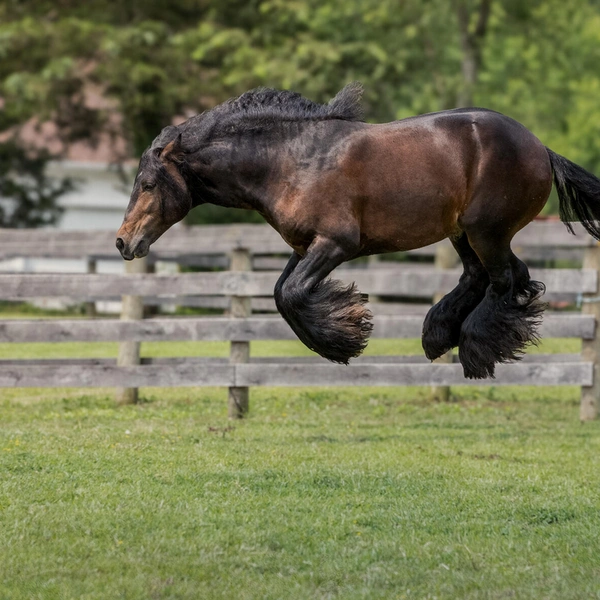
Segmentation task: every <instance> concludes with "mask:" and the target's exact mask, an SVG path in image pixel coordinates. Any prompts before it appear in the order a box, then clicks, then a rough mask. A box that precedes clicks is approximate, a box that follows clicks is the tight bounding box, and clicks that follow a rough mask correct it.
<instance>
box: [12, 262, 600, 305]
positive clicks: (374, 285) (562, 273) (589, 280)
mask: <svg viewBox="0 0 600 600" xmlns="http://www.w3.org/2000/svg"><path fill="white" fill-rule="evenodd" d="M459 276H460V271H459V270H448V271H438V270H433V269H431V268H411V269H406V270H401V271H399V270H398V269H377V270H373V271H367V270H364V271H363V270H360V269H338V270H337V271H336V272H335V273H334V277H336V278H339V279H341V280H342V281H345V282H347V283H350V282H352V281H355V282H356V284H357V286H358V288H359V289H360V290H361V291H363V292H366V293H371V294H378V295H391V296H412V297H431V296H433V294H435V293H437V292H438V290H451V289H452V288H453V287H454V286H455V285H456V282H457V281H458V277H459ZM277 277H278V273H274V272H259V273H255V272H248V273H244V272H231V271H225V272H217V273H182V274H176V275H152V274H147V275H146V274H140V275H137V274H130V275H112V274H111V275H97V274H76V275H73V274H62V273H57V274H30V273H26V274H10V275H4V274H2V275H0V297H1V298H2V299H6V300H9V299H10V300H13V299H25V298H35V297H43V296H69V297H71V296H73V297H88V298H93V297H101V296H113V295H115V296H116V295H137V296H160V295H165V296H169V295H182V294H192V295H198V294H202V295H227V296H269V295H272V293H273V287H274V286H275V282H276V281H277ZM532 277H533V278H534V279H537V280H538V281H543V282H544V283H545V284H546V287H547V290H548V292H553V293H555V292H571V293H595V292H596V291H597V279H598V275H597V272H596V271H594V270H592V269H532Z"/></svg>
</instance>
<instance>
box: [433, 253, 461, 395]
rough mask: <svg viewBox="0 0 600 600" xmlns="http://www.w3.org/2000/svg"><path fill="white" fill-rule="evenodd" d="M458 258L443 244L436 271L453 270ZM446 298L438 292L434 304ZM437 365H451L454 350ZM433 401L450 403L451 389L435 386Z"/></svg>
mask: <svg viewBox="0 0 600 600" xmlns="http://www.w3.org/2000/svg"><path fill="white" fill-rule="evenodd" d="M457 259H458V256H457V254H456V252H455V250H454V248H453V247H452V245H451V244H449V243H447V242H442V243H441V244H440V245H439V246H438V247H437V248H436V250H435V259H434V262H433V264H434V266H435V268H436V269H452V268H453V267H455V266H456V263H457ZM443 297H444V292H441V291H439V292H437V293H436V294H435V295H434V296H433V303H434V304H436V303H437V302H439V301H440V300H441V299H442V298H443ZM433 362H435V363H445V364H447V363H451V362H452V350H450V351H448V352H446V354H443V355H442V356H440V357H439V358H436V359H435V360H434V361H433ZM430 398H431V400H434V401H436V402H448V401H449V400H450V387H449V386H446V385H433V386H431V392H430Z"/></svg>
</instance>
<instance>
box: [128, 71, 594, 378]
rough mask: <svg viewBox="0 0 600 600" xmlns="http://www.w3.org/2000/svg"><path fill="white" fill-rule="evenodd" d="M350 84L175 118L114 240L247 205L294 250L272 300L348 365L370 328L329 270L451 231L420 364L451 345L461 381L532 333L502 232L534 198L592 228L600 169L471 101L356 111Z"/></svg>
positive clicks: (324, 352) (145, 235)
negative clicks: (449, 261) (405, 114)
mask: <svg viewBox="0 0 600 600" xmlns="http://www.w3.org/2000/svg"><path fill="white" fill-rule="evenodd" d="M361 93H362V87H361V86H360V84H357V83H352V84H349V85H347V86H346V87H344V88H343V89H342V90H341V91H340V92H339V93H338V94H337V95H336V96H335V97H334V98H333V99H332V100H331V101H330V102H329V103H328V104H319V103H316V102H312V101H311V100H308V99H306V98H304V97H303V96H301V95H300V94H298V93H295V92H291V91H278V90H274V89H266V88H260V89H256V90H251V91H249V92H246V93H244V94H242V95H241V96H239V97H237V98H233V99H230V100H228V101H226V102H224V103H222V104H219V105H218V106H216V107H215V108H213V109H211V110H209V111H206V112H204V113H202V114H198V115H195V116H193V117H191V118H190V119H188V120H187V121H185V122H184V123H182V124H180V125H177V126H168V127H165V128H164V129H163V130H162V131H161V132H160V134H159V135H158V136H157V137H156V138H155V140H154V141H153V142H152V144H151V146H150V147H149V148H147V149H146V151H145V152H144V153H143V155H142V157H141V160H140V163H139V169H138V172H137V175H136V178H135V182H134V185H133V190H132V193H131V199H130V201H129V204H128V206H127V209H126V212H125V217H124V220H123V224H122V226H121V228H120V229H119V230H118V232H117V240H116V246H117V248H118V250H119V251H120V253H121V255H122V257H123V258H124V259H125V260H132V259H133V258H134V257H143V256H145V255H146V254H147V253H148V251H149V248H150V245H151V244H152V243H154V242H155V241H156V240H157V239H158V238H159V237H160V236H161V235H162V234H163V233H164V232H165V231H166V230H167V229H169V227H171V226H172V225H174V224H175V223H177V222H178V221H181V220H182V219H183V218H184V217H185V216H186V215H187V213H188V212H189V211H190V210H191V209H192V208H194V207H196V206H198V205H200V204H203V203H206V202H209V203H212V204H216V205H219V206H225V207H235V208H244V209H250V210H255V211H258V212H259V213H260V214H261V215H262V216H263V217H264V219H265V220H266V221H267V222H268V223H269V224H270V225H271V226H272V227H274V228H275V229H276V230H277V231H278V232H279V234H280V235H281V236H282V238H283V239H284V240H285V241H286V242H287V244H288V245H289V246H290V247H291V249H292V250H293V253H292V256H291V258H290V260H289V262H288V263H287V266H286V267H285V269H284V270H283V272H282V274H281V276H280V277H279V280H278V281H277V284H276V286H275V291H274V296H275V301H276V305H277V308H278V310H279V312H280V313H281V315H282V316H283V317H284V319H285V320H286V321H287V322H288V324H289V325H290V327H291V328H292V329H293V331H294V332H295V333H296V335H297V336H298V338H299V339H300V340H301V341H302V342H303V343H304V344H305V345H306V346H308V348H310V349H311V350H313V351H314V352H316V353H318V354H320V355H321V356H323V357H325V358H327V359H329V360H330V361H333V362H337V363H343V364H347V363H348V361H349V360H350V359H351V358H354V357H356V356H358V355H359V354H361V352H362V351H363V350H364V348H365V346H366V344H367V341H368V338H369V334H370V332H371V330H372V315H371V312H370V311H369V310H368V308H367V306H366V297H365V296H364V295H363V294H361V293H360V292H359V291H358V290H357V289H356V286H355V285H354V284H352V285H350V286H344V285H342V283H341V282H339V281H336V280H334V279H331V278H329V277H328V276H329V274H330V273H331V272H332V271H333V269H335V268H336V267H337V266H339V265H340V264H341V263H343V262H344V261H347V260H350V259H353V258H356V257H359V256H367V255H371V254H377V253H386V252H396V251H405V250H411V249H415V248H420V247H422V246H427V245H429V244H433V243H435V242H439V241H440V240H443V239H445V238H449V239H450V241H451V243H452V245H453V246H454V248H455V249H456V251H457V253H458V255H459V257H460V259H461V261H462V266H463V273H462V275H461V277H460V279H459V282H458V284H457V286H456V287H455V288H454V289H453V290H452V291H451V292H450V293H449V294H447V295H446V296H444V297H443V298H442V299H441V300H440V302H438V303H437V304H435V305H434V306H433V307H432V308H431V309H430V310H429V312H428V314H427V316H426V318H425V321H424V324H423V332H422V345H423V349H424V352H425V355H426V356H427V358H429V359H430V360H434V359H436V358H438V357H440V356H441V355H442V354H444V353H446V352H448V351H449V350H451V349H452V348H454V347H457V346H458V356H459V360H460V362H461V363H462V366H463V370H464V375H465V377H467V378H472V379H483V378H486V377H494V369H495V365H496V364H497V363H504V362H510V361H513V360H518V359H519V358H521V357H522V355H523V353H524V352H525V350H526V348H527V346H528V345H530V344H532V343H533V344H534V343H537V341H538V333H537V328H538V326H539V324H540V320H541V315H542V312H543V310H544V308H545V304H544V303H543V302H542V301H541V300H540V296H541V295H542V294H543V293H544V291H545V286H544V285H543V283H541V282H538V281H534V280H532V279H531V278H530V276H529V271H528V269H527V266H526V265H525V264H524V263H523V262H522V261H521V260H520V259H519V258H517V257H516V256H515V254H514V253H513V252H512V250H511V245H510V243H511V239H512V238H513V236H514V235H515V233H516V232H517V231H519V230H520V229H522V228H523V227H524V226H525V225H527V224H528V223H529V222H530V221H531V220H533V219H534V217H535V216H536V215H537V214H538V213H539V212H540V211H541V210H542V208H543V207H544V205H545V204H546V202H547V200H548V197H549V194H550V191H551V188H552V182H553V180H554V183H555V185H556V188H557V191H558V198H559V210H560V217H561V219H562V221H563V222H565V224H566V226H567V228H568V229H570V231H571V233H573V229H572V227H571V225H570V223H571V222H573V221H580V222H581V223H582V224H583V226H584V227H585V229H586V230H587V231H588V232H589V233H590V234H591V235H592V236H593V237H594V238H595V239H600V225H599V223H598V219H599V218H600V180H599V179H597V178H596V177H595V176H594V175H592V174H591V173H589V172H588V171H586V170H585V169H583V168H582V167H580V166H578V165H576V164H575V163H573V162H571V161H569V160H568V159H566V158H564V157H562V156H560V155H558V154H556V153H555V152H553V151H552V150H550V149H549V148H546V147H545V146H544V145H543V144H542V143H541V142H540V141H539V140H538V138H536V137H535V136H534V135H533V133H531V132H530V131H529V130H528V129H526V128H525V127H524V126H523V125H521V124H520V123H518V122H517V121H515V120H513V119H512V118H510V117H508V116H505V115H502V114H500V113H498V112H495V111H492V110H487V109H482V108H459V109H454V110H444V111H441V112H435V113H430V114H424V115H420V116H414V117H409V118H406V119H402V120H399V121H394V122H390V123H383V124H369V123H366V122H365V121H364V119H363V115H362V110H361V104H360V98H361Z"/></svg>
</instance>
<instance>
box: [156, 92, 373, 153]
mask: <svg viewBox="0 0 600 600" xmlns="http://www.w3.org/2000/svg"><path fill="white" fill-rule="evenodd" d="M362 92H363V87H362V85H361V84H360V83H358V82H356V81H355V82H353V83H349V84H348V85H346V86H345V87H344V88H343V89H342V90H340V91H339V92H338V93H337V94H336V96H335V97H334V98H332V99H331V100H330V102H329V103H328V104H318V103H317V102H313V101H312V100H309V99H308V98H304V96H302V95H301V94H298V93H297V92H290V91H288V90H274V89H271V88H257V89H255V90H250V91H248V92H244V93H243V94H242V95H241V96H238V97H237V98H231V99H230V100H227V101H226V102H223V103H222V104H219V105H217V106H215V107H214V108H212V109H211V110H208V111H206V112H204V113H202V114H200V115H196V116H194V117H191V118H190V119H188V120H187V121H185V122H184V123H182V124H181V125H179V126H177V127H175V126H172V125H170V126H168V127H165V128H164V129H163V130H162V131H161V132H160V134H159V135H158V136H157V137H156V138H155V140H154V141H153V142H152V146H151V148H152V149H154V148H164V147H165V146H166V145H167V144H168V143H169V142H170V141H171V140H173V139H175V138H176V137H177V136H178V135H179V134H182V136H183V141H182V143H183V145H184V147H186V149H187V151H191V150H192V149H195V148H196V147H197V146H198V144H199V143H201V141H206V139H207V137H208V138H210V137H212V135H214V134H216V133H218V132H219V131H223V130H228V129H230V128H232V127H233V128H235V130H236V131H243V130H244V128H245V127H247V128H248V129H252V128H254V127H256V126H257V125H261V124H263V125H266V124H272V123H273V122H277V121H325V120H330V119H340V120H343V121H362V120H363V112H362V107H361V104H360V99H361V96H362Z"/></svg>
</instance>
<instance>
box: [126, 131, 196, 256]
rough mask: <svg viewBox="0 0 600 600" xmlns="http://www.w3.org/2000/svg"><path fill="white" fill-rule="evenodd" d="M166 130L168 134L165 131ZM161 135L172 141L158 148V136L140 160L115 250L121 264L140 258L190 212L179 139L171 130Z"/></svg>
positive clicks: (189, 198) (189, 196)
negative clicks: (180, 164) (118, 254)
mask: <svg viewBox="0 0 600 600" xmlns="http://www.w3.org/2000/svg"><path fill="white" fill-rule="evenodd" d="M167 130H168V131H167ZM167 130H164V131H163V133H165V132H166V133H168V134H170V135H169V137H170V138H172V139H171V140H170V141H169V142H168V143H166V144H162V143H160V142H161V138H163V137H165V136H163V135H162V134H161V136H159V137H158V138H157V139H156V140H155V141H154V143H153V144H152V147H150V148H148V149H147V150H146V151H145V152H144V154H143V155H142V158H141V160H140V166H139V168H138V172H137V175H136V178H135V183H134V185H133V191H132V192H131V198H130V200H129V205H128V206H127V210H126V212H125V218H124V219H123V224H122V225H121V228H120V229H119V231H118V232H117V248H118V250H119V252H120V253H121V256H123V258H124V259H125V260H132V259H133V258H134V257H135V258H142V257H143V256H146V255H147V254H148V251H149V249H150V245H151V244H153V243H154V242H155V241H156V240H157V239H158V238H159V237H160V236H161V235H162V234H163V233H164V232H165V231H166V230H167V229H169V227H171V226H172V225H174V224H175V223H177V222H178V221H181V219H183V218H184V217H185V216H186V215H187V213H188V212H189V211H190V209H191V208H192V197H191V194H190V191H189V189H188V186H187V184H186V182H185V179H184V178H183V176H182V175H181V173H180V169H179V168H178V164H179V163H180V162H181V160H182V155H183V150H182V147H181V136H180V135H178V133H177V131H176V128H175V127H170V128H167Z"/></svg>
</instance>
